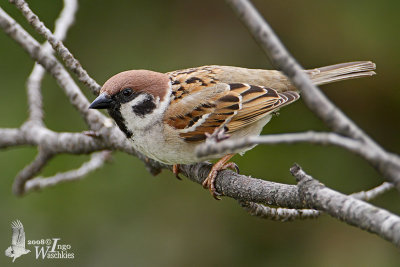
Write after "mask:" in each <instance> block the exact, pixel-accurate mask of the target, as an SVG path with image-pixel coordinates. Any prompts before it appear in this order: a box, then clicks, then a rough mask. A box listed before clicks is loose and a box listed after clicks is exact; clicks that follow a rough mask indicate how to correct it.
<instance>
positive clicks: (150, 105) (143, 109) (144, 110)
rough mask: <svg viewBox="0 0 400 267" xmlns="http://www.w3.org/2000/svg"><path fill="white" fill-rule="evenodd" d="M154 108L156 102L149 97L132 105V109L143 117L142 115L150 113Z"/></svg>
mask: <svg viewBox="0 0 400 267" xmlns="http://www.w3.org/2000/svg"><path fill="white" fill-rule="evenodd" d="M155 108H156V104H154V102H153V98H152V97H149V98H147V99H146V100H144V101H143V102H142V103H139V104H137V105H135V106H132V111H133V113H135V114H136V115H138V116H140V117H144V115H146V114H149V113H152V112H153V111H154V109H155Z"/></svg>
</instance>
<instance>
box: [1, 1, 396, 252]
mask: <svg viewBox="0 0 400 267" xmlns="http://www.w3.org/2000/svg"><path fill="white" fill-rule="evenodd" d="M11 2H12V3H14V4H15V5H16V6H17V7H18V8H19V9H20V10H21V11H22V13H23V15H24V16H25V18H26V19H27V20H28V21H29V23H30V24H31V25H32V26H33V27H34V29H35V30H36V31H38V32H39V33H40V34H41V35H42V36H44V37H45V38H46V40H48V41H49V43H50V44H51V45H52V47H53V48H54V49H55V50H56V51H57V53H58V54H59V55H60V56H61V58H62V59H63V61H64V63H65V65H66V66H67V67H68V68H70V69H71V70H72V71H73V72H74V73H75V74H76V75H77V76H78V78H79V80H80V81H82V82H83V83H84V84H85V85H87V86H89V88H90V89H91V90H92V92H94V93H97V92H98V91H99V88H100V86H99V85H98V84H97V83H96V82H95V81H94V80H93V79H91V78H90V77H89V75H88V74H87V72H86V71H85V70H84V69H83V68H82V66H81V65H80V64H79V62H78V61H77V60H76V59H75V58H74V57H73V55H72V54H71V53H70V52H69V51H68V49H67V48H66V47H65V46H64V45H63V44H62V42H61V40H62V39H63V34H61V33H58V32H57V30H56V32H55V34H54V35H53V34H52V33H51V32H50V30H49V29H48V28H47V27H46V26H45V25H44V24H43V23H42V22H41V21H40V20H39V18H38V17H37V16H36V15H35V14H34V13H33V12H32V10H30V9H29V7H28V5H27V4H26V2H25V1H23V0H11ZM73 2H74V1H68V0H65V4H66V5H67V4H71V6H70V7H69V8H67V6H65V9H64V10H67V9H68V10H69V15H65V16H66V17H69V18H70V20H68V19H67V18H64V17H63V15H62V16H61V17H62V18H60V19H59V22H60V24H59V25H58V26H57V27H56V28H61V27H65V28H64V29H63V30H60V32H63V33H64V34H65V33H66V30H67V29H68V27H69V25H70V24H71V23H72V22H73V14H74V12H73V9H74V8H73V7H72V6H73ZM228 3H230V4H231V6H232V7H233V8H234V9H235V10H236V11H237V13H238V14H239V16H240V17H241V18H242V20H243V21H244V23H245V24H246V25H247V26H248V28H249V29H250V30H251V31H252V33H253V34H254V35H255V37H256V39H257V40H259V42H260V43H261V45H262V47H263V48H264V50H266V51H267V53H270V55H271V58H272V59H273V60H274V62H275V63H276V65H277V67H278V68H280V69H282V70H283V71H284V72H285V73H286V75H288V77H289V78H290V79H291V81H292V82H293V84H294V85H296V86H297V87H298V88H299V89H300V90H301V92H302V95H303V97H304V99H305V102H306V103H307V104H308V105H309V107H310V109H311V110H312V111H314V113H316V114H318V116H319V117H320V118H322V120H323V121H324V122H325V123H326V124H327V125H328V126H330V127H331V128H332V129H333V130H334V131H335V132H337V133H340V134H337V133H314V132H308V133H297V134H287V135H275V136H266V137H257V138H255V137H249V138H246V139H243V140H240V141H239V142H238V143H234V142H230V140H227V141H225V142H221V143H217V144H216V143H213V146H214V148H209V147H202V148H199V153H200V154H201V153H203V154H201V155H206V154H207V153H215V152H216V151H230V150H232V151H234V150H235V149H238V148H240V147H243V146H248V145H254V144H259V143H265V144H277V143H298V142H308V143H314V144H321V145H327V144H332V145H336V146H340V147H343V148H345V149H347V150H349V151H352V152H353V153H356V154H357V155H360V156H362V157H364V158H365V159H366V160H368V161H369V162H371V164H373V165H374V166H375V167H376V168H377V169H378V170H379V171H380V172H381V173H382V174H383V175H384V176H385V177H387V178H388V179H389V180H390V181H393V182H396V181H400V171H399V170H400V160H399V157H398V156H397V155H394V154H390V153H387V152H386V151H384V150H383V149H382V148H381V147H379V146H378V145H377V144H376V143H375V142H374V141H373V140H372V139H370V138H369V137H368V136H367V135H366V134H365V133H363V132H362V130H361V129H359V128H358V127H357V126H356V125H355V124H354V123H353V122H352V121H351V120H349V119H348V118H347V117H346V116H345V115H344V114H343V113H342V112H341V111H339V110H338V109H337V108H336V107H335V106H334V105H333V104H332V103H331V102H329V100H328V99H326V97H325V96H324V95H323V94H322V93H321V92H320V91H319V90H318V89H317V88H316V87H315V86H314V85H312V84H311V82H310V81H309V79H308V77H306V76H305V75H304V74H303V71H302V69H301V67H300V66H299V65H298V64H297V63H296V62H295V61H294V59H293V58H292V57H290V55H289V54H288V53H287V51H286V50H285V49H284V47H283V46H282V44H281V43H280V41H279V40H278V38H277V37H276V36H275V34H274V33H273V31H272V29H271V28H270V27H269V26H268V24H266V22H265V21H264V20H263V19H262V17H261V16H260V15H259V14H258V13H257V11H256V10H255V9H254V7H253V6H252V5H251V4H250V3H249V2H248V1H244V0H228ZM65 12H66V11H65ZM63 14H64V12H63ZM64 19H65V20H64ZM0 27H1V28H2V29H3V30H4V31H5V32H6V33H7V34H8V35H9V36H10V37H11V38H12V39H14V40H15V41H16V42H17V43H18V44H19V45H21V47H22V48H23V49H24V50H25V51H27V52H28V54H29V55H30V56H31V57H32V58H33V59H34V60H35V62H38V63H39V64H41V65H42V66H43V68H44V69H45V70H46V71H47V72H49V73H50V74H51V75H52V76H53V77H54V78H55V79H56V81H57V82H58V84H59V85H60V87H61V88H62V90H63V91H64V92H65V94H66V96H67V97H68V99H69V101H70V102H71V104H72V105H73V106H74V107H75V108H76V109H77V110H78V111H79V112H80V114H81V116H82V118H83V119H84V120H85V122H86V123H87V125H88V127H89V129H90V130H91V131H93V133H94V134H85V133H56V132H54V131H51V130H50V129H47V128H46V127H45V126H44V125H43V123H42V118H43V108H42V104H41V91H40V84H41V77H42V75H43V70H36V68H37V67H35V70H34V71H33V73H32V75H31V77H30V79H29V80H28V83H27V86H28V98H29V101H28V102H29V107H30V111H31V112H30V119H28V121H27V122H25V123H24V124H23V125H22V126H21V127H20V128H19V129H0V148H7V147H13V146H19V145H33V146H37V147H38V150H39V152H38V155H37V157H36V158H35V160H34V161H33V162H32V163H31V164H29V165H28V166H27V167H25V168H24V169H23V170H22V171H21V172H20V173H19V174H18V175H17V177H16V179H15V182H14V186H13V191H14V192H15V193H16V194H18V195H21V194H24V193H26V192H28V191H29V192H30V191H33V190H37V189H42V188H46V187H49V186H54V185H57V184H58V183H61V182H66V181H73V180H77V179H81V178H82V177H83V176H84V175H85V174H87V173H89V172H91V171H93V170H95V169H97V168H100V167H101V166H102V165H103V164H104V162H105V161H106V159H107V157H108V155H109V153H110V152H99V153H93V152H96V151H101V150H112V151H114V150H120V151H123V152H126V153H128V154H131V155H135V156H137V157H138V158H139V159H141V160H142V161H143V162H145V164H146V167H147V168H148V169H149V171H150V172H151V173H153V174H156V173H158V172H159V171H160V170H161V169H164V168H167V169H171V166H167V165H164V164H160V163H157V162H155V161H153V160H150V159H148V158H146V157H145V156H144V155H142V154H140V153H137V152H136V151H134V150H133V148H132V146H131V144H130V143H129V141H128V140H127V139H126V138H125V137H124V136H123V134H122V133H121V131H120V130H119V129H118V128H117V127H116V126H115V125H114V123H112V121H111V120H110V119H108V118H106V117H105V116H103V115H102V114H101V113H100V112H97V111H95V110H88V106H89V102H88V100H87V99H86V97H85V96H84V95H83V93H82V92H81V90H80V88H79V87H78V86H77V85H76V84H75V82H74V81H73V79H72V77H71V76H70V75H69V73H68V72H67V70H66V69H65V68H64V67H63V65H62V64H61V63H60V62H59V61H58V60H57V59H56V58H55V57H54V56H53V55H52V52H51V51H50V49H49V47H48V45H44V46H41V45H40V44H39V43H38V42H37V41H36V40H35V39H34V38H33V37H32V36H30V35H29V34H28V33H27V32H26V31H25V30H24V29H23V28H22V27H21V26H20V25H19V24H18V23H16V22H15V21H14V20H13V19H12V18H11V17H10V16H8V14H6V13H5V12H4V11H3V10H2V9H1V8H0ZM89 135H92V136H89ZM60 153H71V154H88V153H93V154H92V156H91V160H89V161H88V162H86V163H84V164H83V165H82V166H81V167H80V168H78V169H76V170H71V171H67V172H65V173H59V174H56V175H54V176H52V177H49V178H42V177H37V178H34V179H32V178H33V177H35V176H36V175H37V174H38V173H39V172H40V171H41V169H42V168H43V167H44V166H45V165H46V163H47V162H48V161H49V160H50V159H51V158H52V157H54V156H56V155H57V154H60ZM210 169H211V164H209V163H199V164H193V165H181V166H180V171H182V173H183V174H184V175H186V176H187V177H188V178H189V179H191V180H192V181H195V182H197V183H199V184H201V183H202V182H203V180H204V179H205V178H206V177H207V175H208V173H209V171H210ZM292 173H293V175H295V176H296V178H297V179H298V180H299V184H298V185H297V186H296V185H287V184H280V183H274V182H269V181H264V180H260V179H255V178H251V177H248V176H244V175H239V174H236V173H234V172H232V171H228V170H225V171H221V172H219V173H218V177H217V182H216V188H217V190H218V192H220V193H223V194H224V195H225V196H228V197H232V198H235V199H237V200H238V201H239V203H241V205H243V206H244V207H245V209H246V210H248V211H249V212H250V213H252V214H254V215H257V216H261V217H266V218H272V219H279V220H293V219H296V218H313V217H316V216H318V215H319V214H320V213H321V212H327V213H329V214H330V215H332V216H333V217H335V218H338V219H340V220H344V221H345V222H347V223H349V224H352V225H356V226H358V227H360V228H362V229H366V230H368V231H371V232H374V233H377V234H378V235H380V236H382V237H383V238H385V239H387V240H389V241H391V242H393V243H394V244H396V245H399V240H400V238H399V235H400V232H399V227H400V226H399V221H400V218H399V217H398V216H396V215H393V214H391V213H389V212H387V211H385V210H384V209H381V208H377V207H374V206H372V205H370V204H367V203H364V202H363V201H360V200H356V199H354V197H359V198H365V199H370V198H371V197H376V196H378V195H380V194H381V193H383V192H386V190H388V189H389V188H390V185H389V184H383V185H382V186H380V187H378V188H375V189H373V190H371V191H367V192H361V193H358V194H355V195H354V196H345V195H343V194H340V193H337V192H335V191H333V190H331V189H328V188H326V187H324V186H322V185H321V184H319V183H318V182H317V181H316V180H313V179H312V178H311V177H310V176H308V175H306V174H305V173H304V172H303V171H302V170H301V169H300V168H299V167H296V168H292ZM261 204H265V205H272V206H277V207H278V208H271V207H266V206H263V205H261ZM282 208H285V209H282ZM286 208H288V209H286ZM308 208H312V209H313V210H307V209H308ZM314 209H315V210H314Z"/></svg>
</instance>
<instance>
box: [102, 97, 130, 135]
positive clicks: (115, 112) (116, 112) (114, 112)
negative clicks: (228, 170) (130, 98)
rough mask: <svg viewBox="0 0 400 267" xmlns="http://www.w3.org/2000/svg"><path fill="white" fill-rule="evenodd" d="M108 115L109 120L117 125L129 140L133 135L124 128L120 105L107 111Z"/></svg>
mask: <svg viewBox="0 0 400 267" xmlns="http://www.w3.org/2000/svg"><path fill="white" fill-rule="evenodd" d="M108 114H110V116H111V118H113V119H114V121H115V122H116V123H117V125H118V127H119V129H120V130H121V131H122V132H123V133H124V134H125V135H126V137H127V138H128V139H130V138H131V137H132V135H133V133H132V132H131V131H129V130H128V128H127V127H126V124H125V123H126V122H125V119H124V118H123V117H122V114H121V104H120V103H118V104H116V105H115V106H114V107H113V108H110V109H108Z"/></svg>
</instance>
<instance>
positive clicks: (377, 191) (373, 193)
mask: <svg viewBox="0 0 400 267" xmlns="http://www.w3.org/2000/svg"><path fill="white" fill-rule="evenodd" d="M393 188H394V186H393V184H391V183H388V182H384V183H383V184H381V185H379V186H377V187H375V188H372V189H370V190H367V191H361V192H357V193H353V194H351V195H350V196H351V197H354V198H357V199H360V200H365V201H370V200H372V199H374V198H377V197H378V196H380V195H382V194H384V193H386V192H388V191H389V190H391V189H393Z"/></svg>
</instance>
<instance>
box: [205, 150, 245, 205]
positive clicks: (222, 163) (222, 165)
mask: <svg viewBox="0 0 400 267" xmlns="http://www.w3.org/2000/svg"><path fill="white" fill-rule="evenodd" d="M233 156H234V154H229V155H226V156H225V157H223V158H221V159H220V160H219V161H218V162H217V163H215V164H214V166H212V168H211V171H210V173H209V174H208V176H207V178H206V179H205V180H204V181H203V187H204V188H208V189H209V190H210V193H211V195H212V196H213V197H214V198H215V199H216V200H221V198H220V196H222V194H221V193H218V192H217V190H216V188H215V180H216V178H217V175H218V172H219V171H222V170H226V169H232V170H234V171H236V172H237V173H239V167H238V166H237V165H236V163H234V162H228V161H229V160H230V159H231V158H232V157H233Z"/></svg>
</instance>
